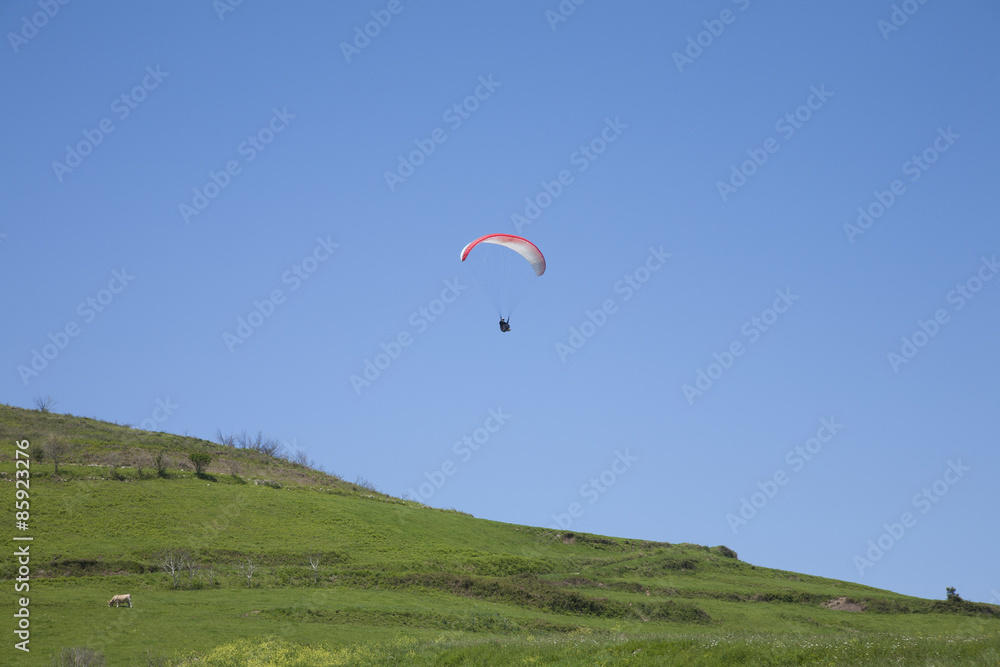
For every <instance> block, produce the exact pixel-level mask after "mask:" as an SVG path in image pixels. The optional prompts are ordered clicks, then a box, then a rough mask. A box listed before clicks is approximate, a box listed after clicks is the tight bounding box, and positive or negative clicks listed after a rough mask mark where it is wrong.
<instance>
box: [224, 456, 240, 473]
mask: <svg viewBox="0 0 1000 667" xmlns="http://www.w3.org/2000/svg"><path fill="white" fill-rule="evenodd" d="M226 467H228V468H229V473H230V474H231V475H232V476H233V477H239V476H240V475H241V474H242V473H243V464H242V463H240V462H239V461H237V460H236V459H226Z"/></svg>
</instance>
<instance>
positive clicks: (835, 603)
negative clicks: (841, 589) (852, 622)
mask: <svg viewBox="0 0 1000 667" xmlns="http://www.w3.org/2000/svg"><path fill="white" fill-rule="evenodd" d="M823 606H824V607H826V608H827V609H836V610H838V611H855V612H857V611H864V610H865V609H868V605H864V604H861V603H860V602H850V601H849V600H848V599H847V598H846V597H841V598H834V599H833V600H827V601H826V602H824V603H823Z"/></svg>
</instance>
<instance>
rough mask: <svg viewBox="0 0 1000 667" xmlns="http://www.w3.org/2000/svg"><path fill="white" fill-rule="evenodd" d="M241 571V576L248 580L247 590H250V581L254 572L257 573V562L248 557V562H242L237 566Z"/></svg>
mask: <svg viewBox="0 0 1000 667" xmlns="http://www.w3.org/2000/svg"><path fill="white" fill-rule="evenodd" d="M236 567H237V568H239V570H240V574H242V575H243V576H244V577H246V578H247V588H250V580H251V579H253V575H254V572H256V571H257V561H255V560H254V559H253V557H251V556H247V557H246V561H240V563H239V564H238V565H237V566H236Z"/></svg>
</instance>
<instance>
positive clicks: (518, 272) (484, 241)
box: [461, 234, 545, 333]
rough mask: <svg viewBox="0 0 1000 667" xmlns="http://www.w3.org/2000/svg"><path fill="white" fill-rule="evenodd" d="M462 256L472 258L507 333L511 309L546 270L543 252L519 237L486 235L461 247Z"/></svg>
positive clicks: (478, 276)
mask: <svg viewBox="0 0 1000 667" xmlns="http://www.w3.org/2000/svg"><path fill="white" fill-rule="evenodd" d="M470 258H471V259H470ZM461 259H462V261H463V262H464V261H465V260H466V259H470V261H469V263H470V264H471V265H472V267H473V271H474V273H475V274H476V278H477V280H478V281H479V283H480V284H481V285H482V286H483V288H484V289H485V290H486V292H487V293H488V294H489V296H490V298H491V299H492V300H493V305H494V306H495V307H496V309H497V311H498V312H499V314H500V331H502V332H504V333H507V332H508V331H510V313H511V310H512V309H513V308H514V306H515V305H516V304H517V302H518V301H519V300H520V298H521V297H522V296H523V295H524V293H525V292H526V291H527V290H528V289H529V288H530V287H531V285H532V284H533V283H534V282H535V280H537V278H538V276H540V275H542V274H543V273H545V257H544V256H543V255H542V251H541V250H539V249H538V246H536V245H535V244H534V243H532V242H531V241H529V240H528V239H526V238H523V237H520V236H513V235H512V234H487V235H486V236H481V237H479V238H478V239H476V240H475V241H473V242H472V243H470V244H468V245H467V246H465V247H464V248H462V252H461Z"/></svg>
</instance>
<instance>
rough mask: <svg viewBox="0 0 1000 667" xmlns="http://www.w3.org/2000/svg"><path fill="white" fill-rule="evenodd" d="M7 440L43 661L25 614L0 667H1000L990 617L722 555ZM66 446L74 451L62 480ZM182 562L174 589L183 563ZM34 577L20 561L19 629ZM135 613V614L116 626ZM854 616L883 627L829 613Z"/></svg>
mask: <svg viewBox="0 0 1000 667" xmlns="http://www.w3.org/2000/svg"><path fill="white" fill-rule="evenodd" d="M0 434H2V435H3V441H4V447H3V450H2V452H0V479H2V480H3V484H2V485H0V486H2V488H3V489H4V491H3V494H4V497H5V500H4V502H3V507H4V519H5V524H4V525H7V526H11V528H9V535H10V536H13V535H14V534H15V533H17V531H15V530H14V528H13V526H14V522H15V516H14V511H15V510H14V500H15V498H14V495H15V484H14V476H15V473H16V470H17V468H16V467H15V466H16V464H15V461H14V456H15V453H14V452H15V449H16V447H15V445H14V442H15V441H16V440H23V439H28V440H30V441H31V447H30V448H29V451H31V454H32V456H33V459H32V463H31V468H30V474H31V486H30V503H31V505H30V530H29V531H27V533H26V534H28V535H30V536H31V537H33V538H34V539H33V541H32V542H31V543H30V544H31V547H30V549H31V561H30V569H31V574H30V577H31V579H30V586H31V589H30V593H29V594H27V595H28V596H29V597H30V605H29V609H30V632H31V637H30V648H31V652H30V653H23V652H21V651H17V650H16V649H14V648H13V644H14V642H15V641H17V640H16V639H12V638H13V637H14V635H13V632H12V631H13V630H14V629H15V628H16V625H15V623H16V619H14V618H13V617H12V616H11V615H10V614H8V615H7V618H8V621H7V622H8V624H9V627H8V629H7V630H5V635H6V636H7V637H8V644H7V645H6V646H4V647H3V648H2V649H0V664H25V665H52V664H58V663H54V662H53V659H54V658H55V657H56V656H57V655H58V654H59V653H60V652H61V651H62V650H63V649H65V648H70V647H78V648H83V647H86V648H89V649H91V650H92V651H93V652H95V653H100V654H101V655H103V656H104V657H105V659H106V664H108V665H165V664H175V665H202V666H215V665H226V666H229V665H303V666H306V665H308V666H314V665H316V666H318V665H359V664H360V665H365V664H373V665H381V664H386V665H388V664H393V665H395V664H440V665H466V664H469V665H478V664H483V665H486V664H548V665H576V664H606V665H617V664H649V665H656V664H678V665H702V664H720V665H728V664H746V665H784V664H817V665H818V664H823V665H830V664H834V665H840V664H858V665H883V664H915V665H953V664H977V665H1000V607H996V606H992V605H985V604H974V603H969V602H964V601H957V600H956V601H944V600H938V601H932V600H922V599H918V598H912V597H907V596H903V595H898V594H895V593H891V592H889V591H883V590H877V589H873V588H869V587H865V586H860V585H857V584H852V583H848V582H842V581H837V580H832V579H824V578H820V577H813V576H808V575H803V574H796V573H793V572H786V571H781V570H773V569H768V568H764V567H757V566H754V565H750V564H747V563H744V562H742V561H740V560H738V559H737V558H736V557H735V554H733V553H732V552H731V551H729V550H728V549H726V548H725V547H721V546H718V547H711V548H709V547H702V546H697V545H690V544H668V543H656V542H647V541H641V540H630V539H625V538H617V537H602V536H596V535H586V534H580V533H576V534H573V533H559V532H556V531H553V530H549V529H545V528H533V527H528V526H516V525H511V524H503V523H497V522H492V521H485V520H481V519H475V518H473V517H471V516H468V515H466V514H462V513H460V512H456V511H441V510H436V509H431V508H427V507H424V506H422V505H420V504H418V503H414V502H411V501H404V500H400V499H397V498H391V497H389V496H386V495H384V494H381V493H378V492H377V491H375V490H374V489H372V488H370V485H365V484H360V485H359V484H351V483H349V482H346V481H345V480H342V479H340V478H339V477H336V476H335V475H327V474H325V473H322V472H320V471H315V470H310V469H308V468H306V467H304V466H301V465H297V464H294V463H291V462H289V461H285V460H283V459H274V458H272V457H267V456H265V455H262V454H259V453H258V452H253V451H248V450H240V449H234V448H231V447H224V446H222V445H218V444H213V443H209V442H206V441H203V440H197V439H194V438H185V437H182V436H176V435H168V434H159V433H148V432H145V431H136V430H132V429H130V428H128V427H125V426H118V425H114V424H107V423H103V422H98V421H94V420H90V419H83V418H79V417H72V416H68V415H53V414H47V413H40V412H38V411H27V410H21V409H17V408H12V407H8V406H0ZM52 438H61V439H62V440H63V441H64V442H66V443H68V444H69V445H70V446H71V449H70V451H69V453H68V454H66V456H65V458H64V460H61V461H60V463H59V473H58V474H56V473H55V465H54V462H53V461H52V460H51V459H50V458H48V459H47V458H46V455H45V453H44V451H43V448H42V445H43V444H44V443H45V442H47V441H48V440H50V439H52ZM160 451H165V452H166V454H167V459H168V460H169V461H170V465H169V466H168V468H167V471H166V477H158V476H157V474H156V469H155V467H153V466H152V464H151V463H150V461H151V459H152V457H154V456H155V455H156V454H157V453H158V452H160ZM195 451H202V452H207V453H209V454H211V455H212V456H213V457H214V462H213V464H212V465H211V466H210V467H209V469H208V472H207V474H204V475H202V476H200V477H199V476H196V475H195V474H194V472H193V471H192V470H191V469H190V466H187V468H185V467H184V466H183V461H184V460H185V459H186V457H187V455H188V454H189V453H191V452H195ZM140 468H142V471H141V472H140ZM234 469H236V470H238V471H239V475H238V476H237V475H234V474H232V472H231V471H232V470H234ZM262 481H266V482H267V483H266V484H263V483H260V482H262ZM8 539H9V538H8ZM9 551H10V552H12V551H13V550H12V549H11V550H9ZM182 553H183V554H186V555H188V556H189V558H188V560H187V563H186V564H185V566H184V567H181V568H180V569H179V570H178V571H177V572H176V573H175V576H172V575H171V574H169V573H168V572H166V571H165V570H164V567H163V565H164V560H165V557H166V556H167V555H173V556H174V557H177V556H179V555H180V554H182ZM956 557H960V555H958V554H957V555H956ZM310 561H312V563H313V564H315V565H316V567H313V565H312V564H311V563H310ZM248 564H249V565H252V566H253V568H254V569H253V572H252V573H250V572H249V571H248ZM17 568H18V564H17V562H16V559H14V558H13V557H10V556H8V557H5V558H3V559H0V578H2V579H3V582H2V586H3V587H4V588H5V590H6V591H8V595H7V597H6V598H5V599H8V600H9V601H10V602H9V603H8V604H7V605H6V608H7V609H9V610H13V609H16V607H15V605H16V600H17V598H18V597H19V595H20V594H17V593H14V585H15V577H16V576H17ZM248 574H249V575H250V576H249V577H248ZM943 592H944V591H943V590H942V593H943ZM118 593H130V594H131V595H132V600H133V605H134V606H133V607H132V608H127V607H121V608H109V607H108V606H107V601H108V599H109V598H110V597H111V596H112V595H114V594H118ZM942 597H943V595H942ZM837 598H847V599H848V601H850V602H855V603H859V604H863V605H865V607H866V609H865V611H861V612H849V611H842V610H836V609H829V608H826V607H824V606H823V603H825V602H827V601H830V600H834V599H837Z"/></svg>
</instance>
